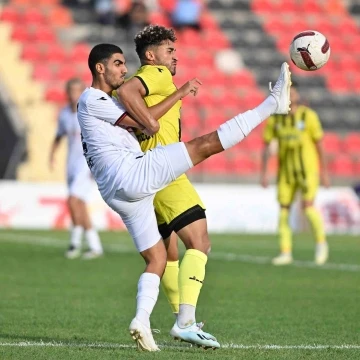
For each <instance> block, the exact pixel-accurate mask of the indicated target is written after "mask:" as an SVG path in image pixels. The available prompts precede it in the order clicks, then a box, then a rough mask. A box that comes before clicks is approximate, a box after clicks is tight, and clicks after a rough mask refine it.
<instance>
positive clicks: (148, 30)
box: [134, 25, 176, 59]
mask: <svg viewBox="0 0 360 360" xmlns="http://www.w3.org/2000/svg"><path fill="white" fill-rule="evenodd" d="M165 40H170V41H172V42H175V41H176V36H175V32H174V30H173V29H169V28H166V27H165V26H161V25H148V26H146V27H145V28H144V29H143V30H141V31H140V32H139V33H137V34H136V36H135V38H134V42H135V50H136V53H137V54H138V56H139V58H140V59H144V57H145V52H146V50H147V49H148V47H149V46H158V45H160V44H161V43H162V42H163V41H165Z"/></svg>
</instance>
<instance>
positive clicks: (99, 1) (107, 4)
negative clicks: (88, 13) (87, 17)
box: [94, 0, 115, 25]
mask: <svg viewBox="0 0 360 360" xmlns="http://www.w3.org/2000/svg"><path fill="white" fill-rule="evenodd" d="M94 8H95V12H96V14H97V17H98V22H99V23H100V24H102V25H113V24H114V22H115V15H114V6H113V1H112V0H95V6H94Z"/></svg>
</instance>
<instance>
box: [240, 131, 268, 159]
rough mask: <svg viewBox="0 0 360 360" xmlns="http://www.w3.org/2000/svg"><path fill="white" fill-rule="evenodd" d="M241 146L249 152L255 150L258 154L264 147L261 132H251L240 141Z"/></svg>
mask: <svg viewBox="0 0 360 360" xmlns="http://www.w3.org/2000/svg"><path fill="white" fill-rule="evenodd" d="M241 148H242V149H246V150H248V151H249V152H256V153H258V154H260V153H261V151H262V150H263V148H264V140H263V137H262V134H261V133H252V134H251V136H248V137H247V138H246V139H245V140H244V141H242V142H241Z"/></svg>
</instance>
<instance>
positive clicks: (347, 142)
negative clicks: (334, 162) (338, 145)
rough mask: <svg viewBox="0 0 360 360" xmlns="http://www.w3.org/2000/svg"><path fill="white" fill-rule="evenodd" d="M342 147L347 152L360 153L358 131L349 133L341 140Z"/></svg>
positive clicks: (359, 135)
mask: <svg viewBox="0 0 360 360" xmlns="http://www.w3.org/2000/svg"><path fill="white" fill-rule="evenodd" d="M343 149H344V151H345V152H346V153H348V154H353V155H359V154H360V133H350V134H348V135H347V136H346V137H345V138H344V140H343Z"/></svg>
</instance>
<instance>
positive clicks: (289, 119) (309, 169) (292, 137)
mask: <svg viewBox="0 0 360 360" xmlns="http://www.w3.org/2000/svg"><path fill="white" fill-rule="evenodd" d="M322 137H323V129H322V126H321V123H320V120H319V117H318V115H317V114H316V112H315V111H314V110H312V109H310V108H308V107H306V106H299V108H298V109H297V110H296V112H295V113H294V114H288V115H273V116H271V117H270V118H269V120H268V121H267V123H266V126H265V129H264V141H265V142H266V143H270V142H271V141H272V140H273V139H277V140H278V143H279V150H278V162H279V177H281V176H285V177H286V180H287V182H288V183H294V182H302V181H304V180H306V176H307V174H309V173H319V159H318V152H317V149H316V142H317V141H319V140H321V138H322Z"/></svg>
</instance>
